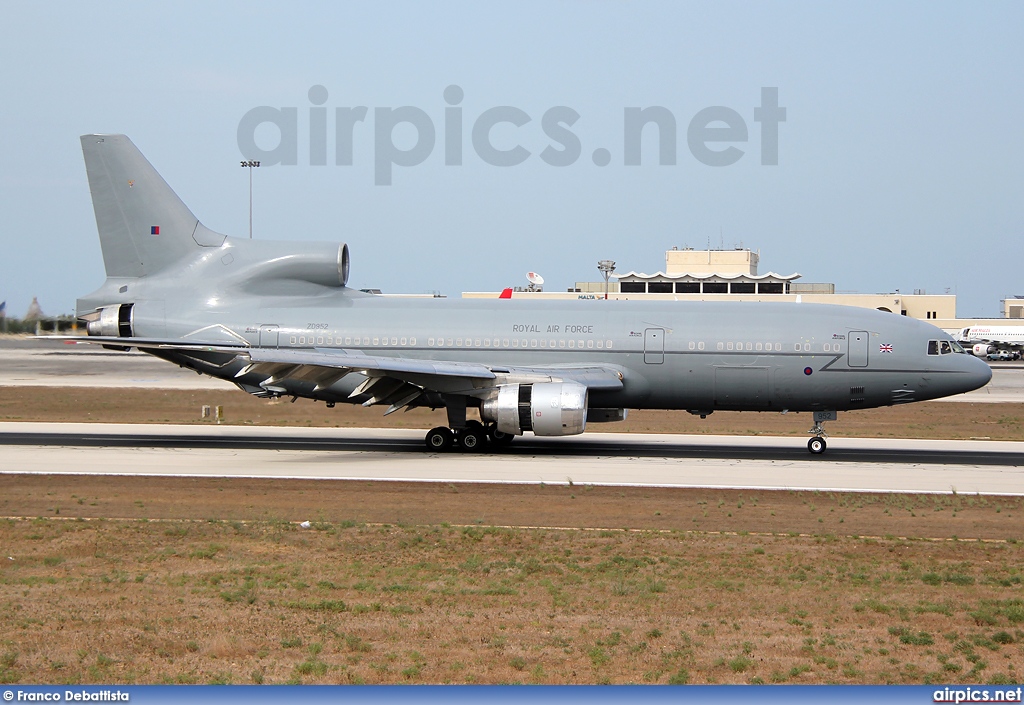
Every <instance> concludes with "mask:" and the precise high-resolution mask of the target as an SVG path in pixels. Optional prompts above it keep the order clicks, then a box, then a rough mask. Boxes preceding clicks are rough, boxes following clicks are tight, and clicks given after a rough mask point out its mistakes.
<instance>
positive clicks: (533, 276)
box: [526, 272, 544, 286]
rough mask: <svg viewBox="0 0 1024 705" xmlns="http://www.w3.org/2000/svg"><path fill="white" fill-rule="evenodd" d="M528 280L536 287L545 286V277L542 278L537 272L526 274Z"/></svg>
mask: <svg viewBox="0 0 1024 705" xmlns="http://www.w3.org/2000/svg"><path fill="white" fill-rule="evenodd" d="M526 278H527V279H528V280H529V281H530V283H531V284H533V285H534V286H544V277H542V276H541V275H539V274H537V273H536V272H527V273H526Z"/></svg>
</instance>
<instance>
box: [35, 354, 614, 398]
mask: <svg viewBox="0 0 1024 705" xmlns="http://www.w3.org/2000/svg"><path fill="white" fill-rule="evenodd" d="M41 337H45V338H46V339H49V340H54V339H61V340H66V341H74V342H87V343H98V344H101V345H107V346H113V347H125V348H127V347H135V348H139V349H140V350H143V351H147V350H175V351H178V352H181V353H185V354H191V355H193V356H195V357H198V358H200V359H205V358H210V361H211V362H212V361H213V360H217V364H218V365H223V364H225V363H226V361H227V360H229V359H232V358H234V357H241V358H243V360H244V359H247V360H248V364H246V365H245V366H243V367H242V368H241V369H240V370H239V371H238V372H237V373H236V374H235V378H236V379H238V378H242V377H245V378H247V379H248V380H251V379H253V376H255V377H256V378H262V381H261V382H260V383H259V386H258V387H254V386H252V385H251V384H242V383H241V381H239V386H240V387H242V388H243V389H245V390H246V391H248V392H250V393H251V394H255V395H257V396H275V395H287V394H290V393H291V392H290V389H292V388H294V387H295V385H297V384H305V385H307V386H308V385H310V384H313V385H314V386H315V387H317V388H320V389H327V388H328V387H330V386H331V385H333V384H334V383H336V382H338V381H339V380H341V379H342V378H343V377H345V376H346V375H348V374H350V373H353V372H355V373H361V374H363V375H365V376H366V377H367V379H366V381H365V382H364V383H362V384H361V385H359V387H357V388H356V389H355V390H354V391H353V392H352V396H353V397H355V396H359V395H364V394H365V395H367V396H369V397H370V398H369V399H368V400H367V401H366V402H364V405H365V406H370V405H372V404H384V403H387V404H390V405H391V406H390V408H389V409H388V411H387V412H386V413H392V412H394V411H397V410H399V409H401V408H403V407H405V406H408V405H411V404H414V403H415V402H416V401H417V400H418V399H419V398H420V397H421V396H423V395H424V394H427V393H431V392H433V393H439V394H456V395H466V396H478V397H479V396H483V395H485V394H488V393H490V392H491V391H492V390H493V389H494V388H495V387H497V386H499V385H502V384H515V383H519V384H527V383H540V382H554V381H572V382H577V383H579V384H582V385H584V386H585V387H587V388H588V389H590V390H595V391H596V390H600V391H615V390H619V389H622V372H621V371H620V370H619V369H618V368H617V367H616V366H614V365H586V364H578V365H573V364H568V365H552V366H549V367H515V366H506V365H486V364H483V363H475V362H458V361H445V360H426V359H419V358H408V357H388V356H382V355H367V354H365V353H363V352H362V351H358V350H348V349H337V348H313V349H303V350H291V349H281V348H254V347H248V346H244V345H241V344H239V345H233V344H229V345H225V344H223V343H212V344H204V343H197V342H195V341H186V340H159V339H148V338H115V337H103V336H89V337H82V336H77V337H58V336H41Z"/></svg>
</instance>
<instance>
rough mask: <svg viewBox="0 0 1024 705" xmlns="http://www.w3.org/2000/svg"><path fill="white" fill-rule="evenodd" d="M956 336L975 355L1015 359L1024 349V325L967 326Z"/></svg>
mask: <svg viewBox="0 0 1024 705" xmlns="http://www.w3.org/2000/svg"><path fill="white" fill-rule="evenodd" d="M956 337H957V340H958V341H960V344H961V345H963V346H964V347H965V348H968V349H969V350H970V351H971V352H972V353H974V354H975V355H976V356H977V357H989V358H993V359H1004V360H1009V359H1017V358H1019V357H1020V356H1021V350H1024V326H969V327H967V328H961V329H960V332H959V333H957V335H956Z"/></svg>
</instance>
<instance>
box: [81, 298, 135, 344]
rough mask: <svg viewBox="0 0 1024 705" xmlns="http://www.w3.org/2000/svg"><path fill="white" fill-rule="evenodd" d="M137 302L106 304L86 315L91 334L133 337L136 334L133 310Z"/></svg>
mask: <svg viewBox="0 0 1024 705" xmlns="http://www.w3.org/2000/svg"><path fill="white" fill-rule="evenodd" d="M134 308H135V304H118V305H116V306H104V307H103V308H101V309H100V310H99V311H97V312H96V313H93V314H90V315H89V316H87V317H86V320H88V324H87V325H86V331H87V332H88V333H89V335H103V336H108V337H111V338H131V337H132V336H133V335H134V331H133V323H134V321H133V319H132V310H133V309H134Z"/></svg>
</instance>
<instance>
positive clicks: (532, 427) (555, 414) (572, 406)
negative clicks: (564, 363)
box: [480, 382, 587, 436]
mask: <svg viewBox="0 0 1024 705" xmlns="http://www.w3.org/2000/svg"><path fill="white" fill-rule="evenodd" d="M480 414H481V416H483V418H484V419H485V420H488V421H494V422H496V423H497V424H498V430H499V431H503V432H504V433H511V434H513V435H516V436H518V435H520V434H522V433H523V432H524V431H533V432H534V433H535V434H536V435H538V436H572V435H575V434H577V433H583V431H584V430H585V429H586V427H587V388H586V387H585V386H583V385H582V384H579V383H578V382H543V383H539V384H505V385H502V386H500V387H498V392H497V394H495V395H494V396H492V397H491V398H489V399H485V400H484V403H483V406H482V407H481V409H480Z"/></svg>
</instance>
